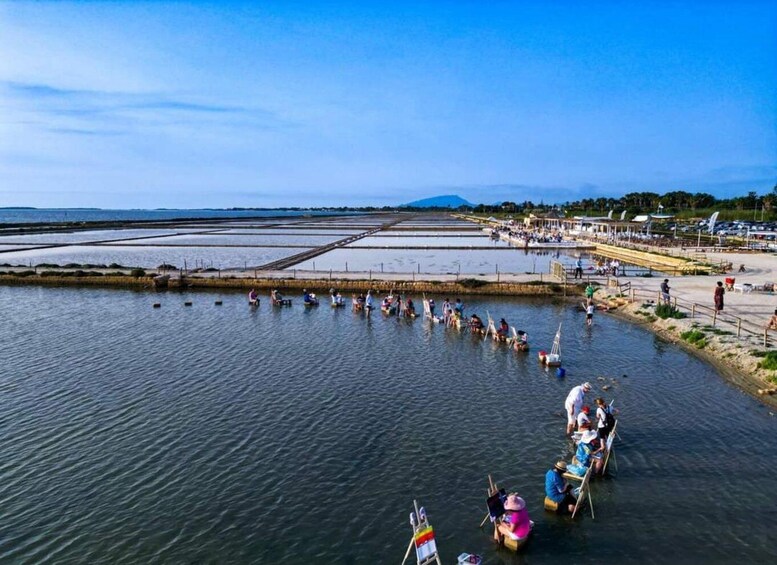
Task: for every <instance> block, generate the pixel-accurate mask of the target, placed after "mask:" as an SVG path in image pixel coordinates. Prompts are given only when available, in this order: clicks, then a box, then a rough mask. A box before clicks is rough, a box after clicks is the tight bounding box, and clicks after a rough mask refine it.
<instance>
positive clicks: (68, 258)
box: [0, 245, 305, 269]
mask: <svg viewBox="0 0 777 565" xmlns="http://www.w3.org/2000/svg"><path fill="white" fill-rule="evenodd" d="M304 250H305V248H300V247H274V248H262V247H223V248H218V247H200V248H196V247H193V248H189V247H161V246H160V247H151V246H149V247H146V246H142V247H141V246H139V247H133V246H129V245H126V246H119V245H94V246H89V245H87V246H78V247H55V248H51V249H40V250H32V251H18V252H9V253H3V254H2V255H0V260H2V262H3V263H10V264H12V265H19V264H21V265H28V264H32V265H36V264H39V263H53V264H57V265H66V264H68V263H79V264H87V263H88V264H93V265H110V264H111V263H117V264H119V265H125V266H128V267H144V268H156V267H157V266H159V265H161V264H162V263H167V264H168V265H175V266H176V267H177V268H179V269H180V268H183V266H184V264H186V265H187V267H188V268H192V267H194V266H195V265H202V266H205V267H211V266H212V267H214V268H217V269H228V268H236V269H242V268H243V267H244V266H248V267H249V268H250V267H256V266H260V265H264V264H265V263H269V262H271V261H276V260H278V259H282V258H284V257H289V256H290V255H294V254H295V253H300V252H302V251H304Z"/></svg>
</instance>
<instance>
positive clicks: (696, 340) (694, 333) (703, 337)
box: [680, 330, 707, 349]
mask: <svg viewBox="0 0 777 565" xmlns="http://www.w3.org/2000/svg"><path fill="white" fill-rule="evenodd" d="M680 338H681V339H682V340H683V341H686V342H688V343H690V344H691V345H695V346H696V347H697V348H698V349H704V348H705V347H706V346H707V334H705V333H704V332H701V331H699V330H688V331H687V332H683V333H681V334H680Z"/></svg>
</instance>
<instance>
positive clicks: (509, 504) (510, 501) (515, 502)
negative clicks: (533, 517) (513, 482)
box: [505, 493, 526, 512]
mask: <svg viewBox="0 0 777 565" xmlns="http://www.w3.org/2000/svg"><path fill="white" fill-rule="evenodd" d="M524 508H526V502H524V500H523V498H521V497H520V496H518V495H517V494H515V493H512V494H510V495H509V496H508V497H507V501H506V502H505V510H513V511H515V512H518V511H520V510H523V509H524Z"/></svg>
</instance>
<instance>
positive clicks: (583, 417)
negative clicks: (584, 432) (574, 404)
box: [577, 405, 591, 430]
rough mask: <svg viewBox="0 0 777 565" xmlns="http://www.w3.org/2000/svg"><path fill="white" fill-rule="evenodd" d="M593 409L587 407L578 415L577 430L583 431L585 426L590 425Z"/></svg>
mask: <svg viewBox="0 0 777 565" xmlns="http://www.w3.org/2000/svg"><path fill="white" fill-rule="evenodd" d="M590 411H591V409H590V408H589V407H588V406H587V405H586V406H583V407H582V408H581V409H580V413H579V414H578V415H577V429H578V430H579V429H581V428H582V427H583V424H590V423H591V418H589V417H588V414H589V412H590Z"/></svg>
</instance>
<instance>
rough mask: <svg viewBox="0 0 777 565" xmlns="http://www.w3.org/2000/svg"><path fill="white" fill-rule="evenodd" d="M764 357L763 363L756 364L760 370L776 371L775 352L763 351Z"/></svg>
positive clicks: (776, 355) (776, 353)
mask: <svg viewBox="0 0 777 565" xmlns="http://www.w3.org/2000/svg"><path fill="white" fill-rule="evenodd" d="M764 353H766V355H764V356H763V361H761V362H760V363H758V366H759V367H760V368H761V369H766V370H768V371H775V370H777V351H768V352H766V351H764Z"/></svg>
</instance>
